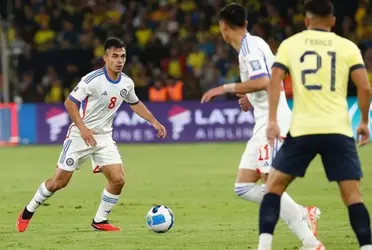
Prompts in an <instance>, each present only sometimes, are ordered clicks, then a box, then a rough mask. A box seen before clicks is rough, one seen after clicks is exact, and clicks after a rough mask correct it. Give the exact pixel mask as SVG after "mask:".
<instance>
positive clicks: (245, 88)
mask: <svg viewBox="0 0 372 250" xmlns="http://www.w3.org/2000/svg"><path fill="white" fill-rule="evenodd" d="M268 84H269V78H268V77H267V76H266V75H265V76H262V77H260V78H257V79H253V80H248V81H245V82H241V83H228V84H224V85H222V86H219V87H216V88H213V89H210V90H208V91H207V92H206V93H205V94H204V95H203V97H202V99H201V103H204V102H209V101H210V100H212V99H213V98H214V97H216V96H220V95H223V94H225V93H230V94H247V93H253V92H257V91H261V90H266V89H267V86H268Z"/></svg>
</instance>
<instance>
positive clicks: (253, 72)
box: [245, 53, 269, 80]
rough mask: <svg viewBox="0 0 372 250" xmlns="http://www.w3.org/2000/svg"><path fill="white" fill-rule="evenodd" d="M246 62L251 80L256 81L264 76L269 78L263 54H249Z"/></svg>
mask: <svg viewBox="0 0 372 250" xmlns="http://www.w3.org/2000/svg"><path fill="white" fill-rule="evenodd" d="M245 62H246V66H247V70H248V75H249V79H250V80H255V79H258V78H261V77H264V76H269V72H268V71H267V70H268V69H267V66H266V62H265V57H264V55H262V54H259V53H257V54H256V53H254V54H248V55H247V56H246V57H245Z"/></svg>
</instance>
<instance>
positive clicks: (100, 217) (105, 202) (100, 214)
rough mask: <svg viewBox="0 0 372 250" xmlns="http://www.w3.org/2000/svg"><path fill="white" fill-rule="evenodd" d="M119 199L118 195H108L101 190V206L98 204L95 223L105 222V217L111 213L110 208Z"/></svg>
mask: <svg viewBox="0 0 372 250" xmlns="http://www.w3.org/2000/svg"><path fill="white" fill-rule="evenodd" d="M119 197H120V194H118V195H115V194H110V193H109V192H108V191H107V190H106V189H103V192H102V196H101V204H99V207H98V211H97V214H96V217H94V221H95V222H102V221H104V220H107V216H108V215H109V213H110V212H111V210H112V208H113V207H114V206H115V205H116V203H117V202H118V200H119Z"/></svg>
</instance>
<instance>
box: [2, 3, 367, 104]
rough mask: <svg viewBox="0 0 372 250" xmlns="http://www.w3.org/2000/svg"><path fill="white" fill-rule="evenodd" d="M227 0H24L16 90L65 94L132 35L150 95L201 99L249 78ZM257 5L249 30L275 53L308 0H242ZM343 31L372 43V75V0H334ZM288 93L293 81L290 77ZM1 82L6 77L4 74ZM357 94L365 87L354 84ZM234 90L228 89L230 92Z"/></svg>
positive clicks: (18, 16) (142, 83) (138, 77)
mask: <svg viewBox="0 0 372 250" xmlns="http://www.w3.org/2000/svg"><path fill="white" fill-rule="evenodd" d="M229 2H233V1H222V0H182V1H181V0H179V1H178V0H147V1H141V0H14V1H13V6H12V15H11V16H10V18H9V20H11V24H10V26H9V29H8V30H7V33H8V39H9V46H10V50H11V52H12V56H11V58H12V60H11V72H10V83H11V93H12V96H19V97H21V98H22V100H23V102H46V103H58V102H62V101H63V100H64V99H65V97H66V96H67V95H68V93H69V92H70V90H71V89H73V88H74V86H75V85H76V84H77V83H78V82H79V80H80V79H81V77H82V76H83V75H85V74H86V73H88V72H89V71H91V70H93V69H96V68H99V67H102V65H103V60H102V56H103V54H104V49H103V42H104V40H105V39H106V38H107V37H109V36H117V37H119V38H122V39H123V40H124V42H125V44H126V48H127V63H126V66H125V68H124V71H125V73H126V74H127V75H129V76H130V77H131V78H132V79H133V81H134V82H135V85H136V91H137V94H138V96H139V97H140V98H141V99H142V100H150V101H154V102H155V101H156V102H165V101H181V100H184V99H195V100H196V99H199V98H200V97H201V95H202V93H203V92H205V91H206V90H208V89H210V88H211V87H215V86H218V85H221V84H223V83H228V82H238V81H239V66H238V60H237V53H236V52H235V51H233V49H232V48H230V46H229V45H227V44H226V43H225V42H224V41H223V39H222V37H221V35H220V31H219V24H218V21H219V20H218V11H219V9H220V8H221V7H222V6H223V5H225V4H226V3H229ZM234 2H238V3H241V4H243V5H244V6H246V7H247V10H248V21H249V25H248V30H249V32H250V33H251V34H254V35H258V36H261V37H263V38H264V39H265V40H266V41H267V42H268V43H269V45H270V47H271V49H272V51H273V52H274V53H275V52H276V50H277V48H278V46H279V44H280V42H281V41H282V40H283V39H285V38H286V37H288V36H291V35H293V34H295V33H297V32H300V31H301V30H303V29H304V28H305V27H304V24H303V9H302V7H303V0H280V1H277V0H271V1H270V0H245V1H244V0H240V1H239V0H236V1H234ZM334 2H335V6H336V8H335V12H336V13H335V14H336V17H337V26H336V27H335V30H334V31H335V32H336V33H337V34H340V35H342V36H345V37H347V38H349V39H351V40H353V41H354V42H355V43H357V44H358V45H359V46H360V48H361V49H362V51H363V54H364V56H365V60H366V66H367V69H368V71H369V74H370V78H371V82H372V15H371V6H370V4H369V2H368V0H361V1H359V0H356V1H342V0H339V1H336V0H335V1H334ZM285 82H286V84H285V86H286V91H287V95H288V96H291V81H290V78H287V79H286V81H285ZM0 85H1V82H0ZM349 94H350V95H354V94H355V89H354V88H353V87H352V85H350V88H349ZM226 98H234V97H233V96H224V97H221V98H220V99H226Z"/></svg>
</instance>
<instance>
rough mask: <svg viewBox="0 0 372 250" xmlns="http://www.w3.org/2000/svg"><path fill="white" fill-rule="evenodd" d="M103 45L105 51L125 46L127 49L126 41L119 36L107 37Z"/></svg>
mask: <svg viewBox="0 0 372 250" xmlns="http://www.w3.org/2000/svg"><path fill="white" fill-rule="evenodd" d="M103 47H104V48H105V51H106V50H108V49H111V48H115V49H120V48H124V49H125V43H124V42H123V41H122V40H120V39H119V38H117V37H109V38H107V39H106V41H105V43H104V45H103Z"/></svg>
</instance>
